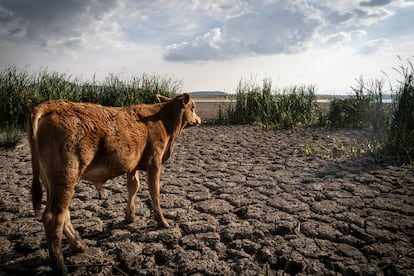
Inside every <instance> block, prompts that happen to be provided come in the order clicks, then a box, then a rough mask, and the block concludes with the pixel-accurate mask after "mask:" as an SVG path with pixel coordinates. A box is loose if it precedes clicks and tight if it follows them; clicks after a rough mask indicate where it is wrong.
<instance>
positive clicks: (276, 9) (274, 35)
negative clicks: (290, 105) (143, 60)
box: [165, 1, 322, 61]
mask: <svg viewBox="0 0 414 276" xmlns="http://www.w3.org/2000/svg"><path fill="white" fill-rule="evenodd" d="M303 4H305V5H303ZM321 23H322V20H321V18H320V17H319V14H318V12H317V10H314V9H313V8H312V7H311V6H308V5H306V2H300V3H299V2H297V1H295V2H293V1H292V2H289V1H274V2H271V3H262V4H261V5H256V6H255V7H254V8H252V9H251V10H249V11H246V12H244V13H241V14H239V15H237V16H233V17H227V19H226V20H225V21H223V22H222V26H221V27H220V28H213V29H210V30H209V31H208V32H206V33H204V34H203V35H201V36H198V37H196V38H195V39H194V40H193V41H192V42H191V41H190V42H189V41H184V42H181V43H179V44H172V45H169V46H167V48H166V54H165V58H166V59H167V60H173V61H179V60H206V59H228V58H234V57H237V56H250V55H262V54H263V55H269V54H278V53H295V52H299V51H301V50H303V49H306V47H307V45H308V43H309V42H310V41H311V40H312V38H313V36H314V34H315V33H316V32H317V30H318V28H320V26H321ZM213 38H214V39H213ZM212 40H214V41H212Z"/></svg>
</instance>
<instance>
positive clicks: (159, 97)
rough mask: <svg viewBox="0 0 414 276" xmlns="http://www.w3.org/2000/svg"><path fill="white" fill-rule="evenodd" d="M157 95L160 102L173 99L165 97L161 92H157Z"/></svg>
mask: <svg viewBox="0 0 414 276" xmlns="http://www.w3.org/2000/svg"><path fill="white" fill-rule="evenodd" d="M155 97H157V100H158V101H159V102H160V103H164V102H169V101H170V100H171V99H170V98H168V97H165V96H163V95H160V94H156V95H155Z"/></svg>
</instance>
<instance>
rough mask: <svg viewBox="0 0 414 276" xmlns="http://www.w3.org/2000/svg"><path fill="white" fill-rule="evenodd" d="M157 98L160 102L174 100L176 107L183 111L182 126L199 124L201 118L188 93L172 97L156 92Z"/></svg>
mask: <svg viewBox="0 0 414 276" xmlns="http://www.w3.org/2000/svg"><path fill="white" fill-rule="evenodd" d="M157 99H158V100H159V101H160V102H170V101H171V102H174V103H175V104H176V105H177V107H178V108H180V109H181V111H182V112H183V113H182V114H183V116H182V123H183V127H184V128H186V127H192V126H197V125H199V124H201V119H200V117H199V116H198V115H197V113H196V105H195V103H194V101H193V100H192V99H191V97H190V95H189V94H187V93H184V94H182V95H178V96H177V97H175V98H174V99H170V98H167V97H164V96H162V95H159V94H157Z"/></svg>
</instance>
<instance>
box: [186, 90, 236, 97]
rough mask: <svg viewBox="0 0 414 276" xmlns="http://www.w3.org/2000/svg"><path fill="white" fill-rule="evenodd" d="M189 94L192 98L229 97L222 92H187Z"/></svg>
mask: <svg viewBox="0 0 414 276" xmlns="http://www.w3.org/2000/svg"><path fill="white" fill-rule="evenodd" d="M189 94H190V95H191V96H193V97H223V96H228V95H229V94H227V93H226V92H223V91H194V92H189Z"/></svg>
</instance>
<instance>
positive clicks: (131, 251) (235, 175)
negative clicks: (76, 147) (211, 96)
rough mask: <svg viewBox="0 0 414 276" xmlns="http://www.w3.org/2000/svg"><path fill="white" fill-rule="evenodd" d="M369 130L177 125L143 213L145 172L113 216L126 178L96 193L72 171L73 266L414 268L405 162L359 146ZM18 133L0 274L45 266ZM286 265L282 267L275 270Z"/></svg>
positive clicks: (412, 191) (125, 271) (0, 209)
mask: <svg viewBox="0 0 414 276" xmlns="http://www.w3.org/2000/svg"><path fill="white" fill-rule="evenodd" d="M371 137H372V133H371V131H370V130H351V131H350V130H338V131H326V130H320V129H304V130H298V131H265V130H262V129H261V128H256V127H252V126H224V127H223V126H200V127H197V128H192V129H188V130H186V131H185V132H184V133H183V135H182V136H181V137H180V138H179V140H178V141H177V144H176V146H175V152H174V154H173V156H172V158H171V159H170V160H169V161H168V163H167V164H165V166H164V168H163V172H162V179H161V180H162V184H163V186H162V207H163V210H164V214H165V216H166V218H167V220H168V222H169V223H170V225H171V228H170V229H159V228H158V227H157V225H156V223H155V221H154V219H153V218H152V211H151V208H150V204H151V203H150V200H149V196H148V189H147V186H146V176H145V173H142V174H141V189H140V191H139V193H138V198H137V217H136V221H135V222H134V223H131V224H127V223H126V222H125V221H124V210H125V206H126V194H127V193H126V184H125V182H126V180H125V177H118V178H116V179H113V180H111V181H108V182H107V183H106V184H105V186H104V190H103V191H102V197H101V199H99V196H98V192H97V191H96V190H95V188H94V186H92V185H90V184H88V183H86V182H81V183H79V184H78V185H77V186H76V191H75V195H74V198H73V200H72V203H71V215H72V222H73V224H74V226H75V228H76V229H77V230H78V232H79V233H80V235H81V237H82V238H83V240H84V241H85V242H86V244H87V245H88V247H89V249H88V251H87V252H86V253H82V254H74V253H72V252H71V251H70V250H69V249H68V244H67V241H66V240H65V238H64V240H63V250H64V255H65V262H66V264H67V266H68V269H69V271H70V272H71V274H73V275H97V274H99V275H174V274H175V275H194V274H199V275H283V274H284V273H287V274H292V275H294V274H296V275H300V274H302V275H306V274H313V275H341V274H344V275H414V246H413V243H414V200H413V199H414V197H413V195H414V172H413V169H412V167H409V166H405V165H400V164H396V163H392V162H390V161H383V162H375V160H374V158H373V157H372V156H370V155H366V154H360V153H361V151H362V149H366V148H367V145H368V144H369V141H370V139H371ZM30 184H31V164H30V154H29V149H28V145H27V142H26V141H22V143H21V144H20V145H18V147H17V148H16V149H15V150H13V151H1V152H0V275H21V274H24V275H45V274H48V273H50V269H49V267H48V253H47V246H46V243H45V235H44V229H43V225H42V223H41V222H40V220H39V219H38V218H35V217H34V212H33V210H32V207H31V198H30V192H29V191H30ZM285 275H286V274H285Z"/></svg>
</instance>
